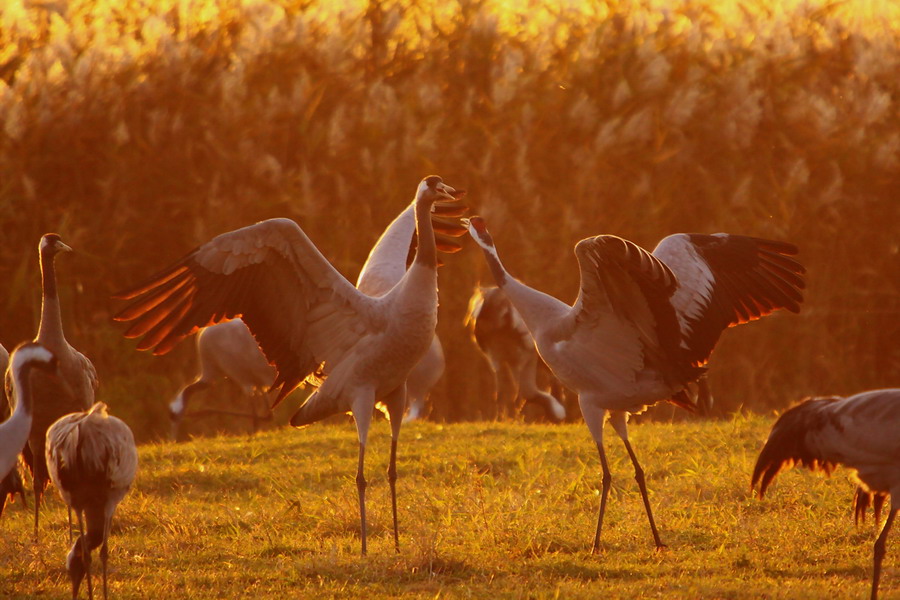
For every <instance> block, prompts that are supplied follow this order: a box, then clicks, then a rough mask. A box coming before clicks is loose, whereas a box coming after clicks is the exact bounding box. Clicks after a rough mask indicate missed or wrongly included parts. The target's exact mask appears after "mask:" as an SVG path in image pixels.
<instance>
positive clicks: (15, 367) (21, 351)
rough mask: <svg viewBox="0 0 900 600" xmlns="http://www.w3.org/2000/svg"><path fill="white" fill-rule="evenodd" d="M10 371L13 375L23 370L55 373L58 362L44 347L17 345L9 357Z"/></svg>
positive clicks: (32, 343)
mask: <svg viewBox="0 0 900 600" xmlns="http://www.w3.org/2000/svg"><path fill="white" fill-rule="evenodd" d="M9 364H10V369H11V370H12V372H13V373H21V372H23V370H31V369H40V370H42V371H47V372H50V373H55V372H56V369H57V366H58V361H57V359H56V355H54V354H53V353H52V352H50V351H49V350H47V349H46V348H45V347H43V346H41V345H40V344H36V343H34V342H24V343H22V344H19V345H18V346H17V347H16V349H15V350H13V352H12V354H11V355H10V357H9Z"/></svg>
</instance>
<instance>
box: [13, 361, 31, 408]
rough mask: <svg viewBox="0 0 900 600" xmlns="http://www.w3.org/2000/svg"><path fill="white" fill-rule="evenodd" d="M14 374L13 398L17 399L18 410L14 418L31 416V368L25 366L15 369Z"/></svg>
mask: <svg viewBox="0 0 900 600" xmlns="http://www.w3.org/2000/svg"><path fill="white" fill-rule="evenodd" d="M12 373H13V396H14V397H15V403H16V410H15V412H14V414H13V417H16V416H17V415H22V416H29V415H31V411H32V406H31V366H30V365H28V364H25V365H23V366H22V367H21V368H19V369H14V370H13V371H12Z"/></svg>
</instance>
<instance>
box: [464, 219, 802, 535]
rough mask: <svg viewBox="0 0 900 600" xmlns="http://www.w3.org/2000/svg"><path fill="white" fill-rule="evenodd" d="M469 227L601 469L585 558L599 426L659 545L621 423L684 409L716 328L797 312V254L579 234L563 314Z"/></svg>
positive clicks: (754, 246) (484, 233) (709, 242)
mask: <svg viewBox="0 0 900 600" xmlns="http://www.w3.org/2000/svg"><path fill="white" fill-rule="evenodd" d="M468 227H469V234H470V235H471V236H472V238H473V239H474V240H475V241H476V242H477V243H478V245H479V246H481V248H482V250H483V252H484V256H485V259H486V260H487V263H488V266H489V267H490V270H491V273H492V274H493V276H494V279H495V281H496V283H497V285H498V286H499V287H500V288H501V289H502V290H503V291H504V292H505V293H506V295H507V297H508V298H509V300H510V301H511V302H512V304H513V306H515V308H516V310H518V311H519V313H520V314H521V315H522V319H523V320H524V321H525V324H526V325H527V326H528V330H529V331H530V332H531V335H532V337H533V338H534V340H535V344H536V346H537V349H538V352H539V353H540V355H541V358H543V359H544V362H546V363H547V366H549V367H550V369H551V370H552V371H553V373H554V374H555V375H556V376H557V377H558V378H559V379H560V381H562V382H563V384H564V385H566V387H568V388H569V389H571V390H574V391H576V392H577V393H578V404H579V406H580V407H581V413H582V415H583V416H584V420H585V422H586V423H587V426H588V429H590V432H591V435H592V436H593V438H594V441H595V442H596V445H597V450H598V452H599V454H600V465H601V467H602V469H603V489H602V492H601V496H600V513H599V515H598V517H597V530H596V533H595V535H594V543H593V545H592V552H595V551H596V550H597V549H598V547H599V544H600V531H601V528H602V526H603V514H604V512H605V510H606V500H607V496H608V495H609V488H610V484H611V481H612V475H611V474H610V471H609V465H608V464H607V460H606V452H605V451H604V449H603V424H604V422H605V421H606V420H607V418H608V419H609V421H610V423H611V424H612V426H613V429H615V431H616V433H617V434H618V435H619V437H620V438H621V439H622V442H623V443H624V444H625V449H626V450H627V451H628V456H629V457H630V458H631V462H632V465H633V466H634V474H635V479H636V480H637V483H638V488H639V489H640V492H641V498H642V500H643V502H644V509H645V510H646V512H647V519H648V521H649V522H650V530H651V532H652V533H653V541H654V542H655V544H656V547H657V548H662V547H664V544H663V543H662V541H661V540H660V537H659V532H658V531H657V528H656V523H655V522H654V520H653V513H652V511H651V509H650V500H649V498H648V497H647V487H646V483H645V480H644V471H643V469H642V468H641V466H640V464H639V463H638V460H637V455H636V454H635V452H634V449H633V448H632V447H631V443H630V442H629V441H628V428H627V422H628V415H629V414H634V413H639V412H641V411H643V410H644V409H646V408H647V407H648V406H650V405H653V404H655V403H657V402H660V401H665V400H668V401H670V402H672V403H674V404H676V405H678V406H682V407H684V408H688V409H691V410H693V409H694V404H693V402H692V401H691V400H690V398H689V397H688V395H687V393H686V392H685V388H686V387H687V385H688V384H689V383H690V382H692V381H695V380H696V379H697V378H699V377H700V376H701V375H702V374H703V373H704V371H705V367H704V366H703V365H704V364H705V363H706V361H707V360H708V358H709V355H710V353H711V352H712V349H713V347H714V346H715V344H716V341H717V340H718V339H719V336H720V335H721V334H722V331H723V330H725V329H726V328H727V327H730V326H733V325H738V324H740V323H745V322H747V321H752V320H754V319H758V318H760V317H762V316H764V315H767V314H769V313H771V312H772V311H774V310H776V309H779V308H786V309H788V310H790V311H792V312H798V311H799V310H800V302H801V301H802V300H803V296H802V293H801V290H802V289H803V287H804V281H803V278H802V274H803V273H804V269H803V267H802V266H801V265H800V263H798V262H797V261H796V260H794V259H793V258H791V257H790V255H793V254H796V252H797V248H796V247H795V246H794V245H792V244H788V243H784V242H775V241H770V240H763V239H758V238H752V237H746V236H739V235H730V234H725V233H717V234H713V235H704V234H685V233H679V234H675V235H670V236H668V237H666V238H665V239H663V240H662V241H661V242H660V243H659V244H658V245H657V247H656V249H655V250H654V251H653V253H652V254H651V253H650V252H647V251H646V250H644V249H643V248H641V247H640V246H638V245H637V244H635V243H633V242H630V241H628V240H625V239H622V238H620V237H617V236H614V235H599V236H596V237H592V238H587V239H584V240H581V241H580V242H578V244H577V245H576V246H575V256H576V258H577V259H578V266H579V269H580V272H581V290H580V293H579V295H578V299H577V300H576V302H575V305H574V306H569V305H568V304H566V303H564V302H562V301H560V300H558V299H556V298H554V297H553V296H550V295H548V294H545V293H543V292H540V291H538V290H535V289H533V288H530V287H528V286H526V285H524V284H523V283H521V282H519V281H518V280H516V279H514V278H513V277H511V276H510V275H509V273H507V271H506V269H505V268H504V267H503V264H502V263H501V262H500V258H499V256H498V254H497V249H496V248H495V247H494V241H493V239H492V238H491V235H490V233H489V232H488V230H487V227H486V225H485V222H484V220H483V219H481V218H480V217H472V218H471V219H470V220H468Z"/></svg>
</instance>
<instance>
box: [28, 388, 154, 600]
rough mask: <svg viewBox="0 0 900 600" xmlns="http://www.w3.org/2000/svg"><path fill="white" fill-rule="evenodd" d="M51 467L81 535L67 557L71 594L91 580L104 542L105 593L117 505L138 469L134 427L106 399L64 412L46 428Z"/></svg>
mask: <svg viewBox="0 0 900 600" xmlns="http://www.w3.org/2000/svg"><path fill="white" fill-rule="evenodd" d="M46 451H47V454H46V459H47V468H48V470H49V473H50V479H51V480H52V481H53V485H55V486H56V489H57V490H58V491H59V495H60V496H61V497H62V499H63V500H64V501H65V503H66V504H67V505H68V506H69V508H71V509H73V510H74V511H75V514H76V515H77V517H78V528H79V535H78V538H77V539H76V540H75V543H74V544H72V548H71V549H70V550H69V554H68V555H67V556H66V570H67V571H68V573H69V579H70V580H71V582H72V598H73V599H74V598H77V597H78V588H79V587H80V586H81V582H82V581H83V579H84V577H85V575H87V582H88V595H89V596H90V597H91V598H93V597H94V595H93V588H92V585H91V552H92V551H93V550H94V549H95V548H96V547H97V546H100V561H101V563H102V566H103V598H104V599H105V598H106V596H107V590H106V563H107V558H108V556H109V531H110V527H111V524H112V518H113V514H114V513H115V511H116V507H117V506H118V505H119V503H120V502H121V501H122V498H124V497H125V494H127V493H128V490H129V489H130V488H131V484H132V483H133V482H134V476H135V473H136V472H137V464H138V455H137V446H135V443H134V436H133V435H132V433H131V429H130V428H129V427H128V425H126V424H125V422H124V421H122V420H121V419H119V418H117V417H114V416H111V415H110V414H109V412H108V410H107V407H106V405H105V404H104V403H102V402H97V403H96V404H94V405H93V406H92V407H91V408H90V410H87V411H84V412H77V413H72V414H68V415H65V416H63V417H61V418H60V419H59V420H58V421H56V422H55V423H53V424H52V425H51V426H50V428H49V429H48V430H47V444H46Z"/></svg>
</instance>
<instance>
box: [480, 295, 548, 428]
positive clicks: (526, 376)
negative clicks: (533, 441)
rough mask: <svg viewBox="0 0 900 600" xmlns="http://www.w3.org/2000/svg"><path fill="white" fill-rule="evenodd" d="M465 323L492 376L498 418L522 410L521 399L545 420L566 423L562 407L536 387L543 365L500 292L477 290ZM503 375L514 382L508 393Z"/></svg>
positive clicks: (516, 316)
mask: <svg viewBox="0 0 900 600" xmlns="http://www.w3.org/2000/svg"><path fill="white" fill-rule="evenodd" d="M464 323H465V325H466V327H467V328H468V329H469V332H470V333H471V335H472V339H473V340H474V341H475V344H476V345H477V346H478V349H479V350H481V353H482V355H484V357H485V359H487V362H488V365H490V367H491V372H492V373H493V374H494V401H495V404H496V405H497V413H498V416H511V415H512V414H513V413H515V412H517V411H518V410H519V409H520V408H521V409H523V410H524V405H523V406H521V407H518V406H516V400H517V399H518V398H519V397H521V398H522V399H523V400H524V403H525V404H526V405H527V404H529V403H531V404H533V405H535V406H538V407H540V410H541V411H542V413H543V414H544V415H545V417H546V418H547V420H549V421H551V422H554V423H560V422H562V421H564V420H565V418H566V408H565V406H563V404H562V403H561V402H560V401H559V400H557V399H556V398H555V397H554V396H553V395H552V394H550V393H548V392H545V391H544V390H542V389H540V387H538V384H537V369H538V365H539V364H540V365H543V361H541V359H540V357H539V356H538V354H537V351H536V350H535V347H534V340H533V339H532V337H531V333H529V332H528V327H526V326H525V322H524V321H523V320H522V317H521V316H520V315H519V311H517V310H516V309H515V307H514V306H513V305H512V304H510V302H509V299H508V298H507V297H506V295H505V294H504V293H503V291H502V290H501V289H500V288H497V287H481V286H477V287H476V288H475V291H474V292H473V294H472V297H471V298H469V308H468V310H467V312H466V316H465V320H464ZM504 374H507V375H509V377H510V378H511V379H512V381H513V389H512V390H510V391H509V392H506V391H505V386H504V385H502V383H503V382H504Z"/></svg>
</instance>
